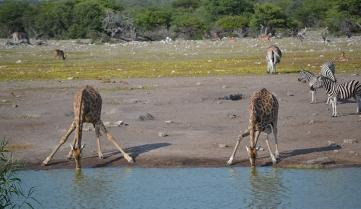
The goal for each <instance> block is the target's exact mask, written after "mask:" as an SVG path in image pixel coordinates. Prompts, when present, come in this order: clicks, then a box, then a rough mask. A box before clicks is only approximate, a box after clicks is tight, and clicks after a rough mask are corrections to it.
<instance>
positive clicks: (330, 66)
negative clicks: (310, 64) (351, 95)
mask: <svg viewBox="0 0 361 209" xmlns="http://www.w3.org/2000/svg"><path fill="white" fill-rule="evenodd" d="M335 70H336V66H335V63H333V62H332V61H327V62H325V63H323V65H322V66H321V75H322V76H324V77H327V78H329V79H331V80H332V81H334V82H335V81H336V77H335Z"/></svg>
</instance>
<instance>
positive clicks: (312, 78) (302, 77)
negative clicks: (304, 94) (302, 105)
mask: <svg viewBox="0 0 361 209" xmlns="http://www.w3.org/2000/svg"><path fill="white" fill-rule="evenodd" d="M298 81H300V82H303V83H306V82H308V85H309V87H310V92H311V103H316V89H317V88H322V85H320V86H317V88H315V87H314V86H313V85H312V84H314V83H315V82H317V76H316V75H315V74H313V73H312V72H310V71H307V70H301V71H300V73H299V75H298Z"/></svg>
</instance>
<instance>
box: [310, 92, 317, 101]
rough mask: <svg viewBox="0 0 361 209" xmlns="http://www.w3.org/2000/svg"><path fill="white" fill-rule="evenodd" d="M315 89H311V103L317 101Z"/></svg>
mask: <svg viewBox="0 0 361 209" xmlns="http://www.w3.org/2000/svg"><path fill="white" fill-rule="evenodd" d="M315 94H316V92H315V91H311V104H313V103H316V98H315Z"/></svg>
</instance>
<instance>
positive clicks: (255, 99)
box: [227, 88, 279, 166]
mask: <svg viewBox="0 0 361 209" xmlns="http://www.w3.org/2000/svg"><path fill="white" fill-rule="evenodd" d="M248 112H249V125H248V129H247V130H246V132H245V133H243V134H242V135H240V136H239V137H238V140H237V143H236V146H235V147H234V150H233V152H232V155H231V157H230V158H229V160H228V161H227V164H228V165H232V164H233V159H234V156H235V154H236V152H237V149H238V146H239V144H240V142H241V140H242V139H243V137H246V136H250V140H249V147H248V146H246V149H247V153H248V156H249V160H250V163H251V166H255V165H256V157H257V142H258V138H259V135H260V133H261V132H264V133H266V134H267V138H266V144H267V147H268V151H269V153H270V157H271V160H272V163H273V164H276V163H277V159H278V157H279V152H278V143H277V120H278V101H277V98H276V97H275V96H274V95H272V94H271V93H270V92H269V91H267V90H266V89H264V88H263V89H261V90H260V91H256V92H255V93H254V94H253V95H252V97H251V99H250V102H249V106H248ZM272 132H273V134H274V140H275V146H276V151H275V155H273V153H272V150H271V147H270V144H269V141H268V138H269V134H270V133H272Z"/></svg>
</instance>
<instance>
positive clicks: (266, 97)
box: [12, 28, 361, 169]
mask: <svg viewBox="0 0 361 209" xmlns="http://www.w3.org/2000/svg"><path fill="white" fill-rule="evenodd" d="M306 30H307V28H305V29H304V30H302V31H300V32H299V33H298V34H297V38H298V39H299V40H301V41H303V39H304V37H305V33H306ZM12 38H13V41H14V42H24V43H30V42H29V38H28V36H27V34H26V33H20V32H15V33H13V34H12ZM258 40H262V41H264V40H266V41H270V40H271V35H270V34H268V33H267V29H265V31H264V33H262V34H261V35H260V36H258ZM54 52H55V58H57V59H62V60H65V59H66V56H65V53H64V51H63V50H60V49H55V50H54ZM281 58H282V51H281V49H280V48H279V47H278V46H276V45H271V46H269V47H268V48H267V49H266V62H267V70H266V72H267V73H269V74H276V73H277V70H276V65H277V64H278V63H280V61H281ZM341 58H342V61H347V58H346V56H345V53H343V54H342V56H341ZM334 75H335V65H334V64H333V62H326V63H325V64H324V65H323V66H322V67H321V74H320V75H319V76H316V75H314V74H313V73H311V72H309V71H304V70H302V71H301V72H300V76H299V78H298V80H299V81H302V82H308V83H309V87H310V90H311V93H312V99H311V103H312V102H315V99H316V98H315V92H316V89H318V88H321V87H324V88H325V89H326V92H327V94H328V100H332V101H331V102H330V103H332V105H333V107H334V106H335V105H336V102H337V99H345V98H349V97H354V98H355V99H356V101H357V104H358V107H357V112H358V113H360V111H361V83H360V82H358V81H350V82H347V83H346V84H338V83H336V79H335V77H334ZM329 80H330V81H329ZM73 108H74V120H73V122H72V123H71V125H70V127H69V129H68V131H67V132H66V133H65V135H64V136H63V137H62V138H61V139H60V141H59V144H58V145H56V147H55V148H54V149H53V151H52V152H51V153H50V155H49V156H47V157H46V158H45V160H44V161H43V164H44V165H48V164H49V162H50V161H51V160H52V158H53V156H54V155H55V153H56V152H57V151H58V150H59V148H60V147H61V146H62V145H63V144H64V143H65V142H66V141H67V139H68V138H69V136H70V135H71V134H72V133H73V132H74V131H75V136H74V140H73V142H72V143H71V144H70V151H69V154H68V156H67V157H68V159H70V158H73V159H74V160H75V164H76V169H80V168H81V162H80V159H81V152H82V150H83V148H84V145H83V144H82V127H83V123H91V124H93V126H94V127H95V134H96V141H97V150H98V157H99V158H101V159H102V158H103V154H102V151H101V144H100V136H101V135H103V134H104V135H105V136H106V138H107V139H108V140H109V142H111V143H113V144H114V146H115V147H116V148H117V149H118V150H119V151H120V152H121V154H122V155H123V156H124V158H125V159H126V160H127V161H128V162H129V163H133V162H134V159H133V158H132V157H131V156H130V155H129V154H128V153H126V152H125V151H124V149H123V148H122V147H121V146H120V145H119V144H118V143H117V142H116V140H115V138H114V137H113V136H112V135H111V134H110V133H109V132H108V130H107V129H106V127H105V126H104V124H103V122H102V120H101V109H102V98H101V96H100V94H99V92H98V91H97V90H95V88H93V87H91V86H86V87H84V88H82V89H80V90H79V91H78V92H77V93H76V95H75V98H74V103H73ZM278 108H279V104H278V100H277V98H276V97H275V96H274V95H273V94H272V93H271V92H270V91H268V90H267V89H265V88H263V89H261V90H258V91H256V92H254V93H253V94H252V96H251V97H250V99H249V105H248V113H249V123H248V128H247V129H246V131H245V132H244V133H242V134H241V135H240V136H239V138H238V140H237V143H236V145H235V147H234V150H233V152H232V154H231V156H230V158H229V160H228V161H227V165H232V164H233V160H234V157H235V154H236V152H237V149H238V147H239V144H240V142H241V140H242V139H243V138H244V137H247V136H249V143H248V145H247V146H246V150H247V153H248V157H249V160H250V163H251V166H255V161H256V157H257V150H258V148H257V142H258V138H259V136H260V134H261V132H264V133H266V139H265V141H266V144H267V148H268V151H269V154H270V157H271V160H272V163H273V164H276V163H277V162H278V160H279V151H278V143H277V132H278V129H277V121H278ZM336 114H337V112H336ZM332 116H336V115H334V112H333V115H332ZM271 133H273V135H274V141H275V153H274V154H273V152H272V149H271V146H270V143H269V134H271Z"/></svg>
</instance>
